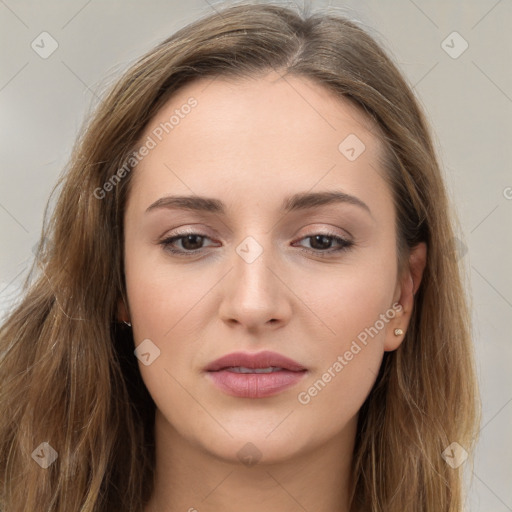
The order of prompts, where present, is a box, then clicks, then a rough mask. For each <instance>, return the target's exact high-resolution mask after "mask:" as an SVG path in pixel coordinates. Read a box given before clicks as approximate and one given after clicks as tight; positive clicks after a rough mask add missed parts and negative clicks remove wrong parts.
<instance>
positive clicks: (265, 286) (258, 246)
mask: <svg viewBox="0 0 512 512" xmlns="http://www.w3.org/2000/svg"><path fill="white" fill-rule="evenodd" d="M271 240H272V236H271V232H267V233H264V232H262V231H260V232H258V234H256V235H248V236H246V237H245V238H244V239H243V240H242V241H241V242H240V243H239V244H238V245H237V246H236V247H235V254H234V257H233V267H234V268H233V271H232V272H230V273H229V278H228V279H229V284H228V287H227V289H226V293H225V295H224V297H223V304H222V307H221V314H222V316H223V317H224V319H230V320H233V319H236V320H237V321H238V322H240V323H243V324H246V325H255V324H265V323H266V322H268V321H270V320H276V319H279V318H283V316H284V315H285V313H286V310H287V308H286V306H285V304H286V287H283V284H282V283H281V281H280V280H279V279H278V278H277V277H276V275H275V274H277V273H278V271H277V269H276V268H275V267H276V262H277V259H278V258H277V257H276V256H275V248H274V247H272V241H271Z"/></svg>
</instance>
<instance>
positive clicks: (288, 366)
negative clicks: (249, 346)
mask: <svg viewBox="0 0 512 512" xmlns="http://www.w3.org/2000/svg"><path fill="white" fill-rule="evenodd" d="M238 366H243V367H245V368H250V369H256V368H268V367H269V366H274V367H277V368H282V370H279V371H275V372H272V373H235V372H233V371H230V370H229V368H230V367H238ZM205 372H206V374H207V376H208V377H209V378H210V380H211V382H212V383H213V384H214V385H215V386H216V387H218V388H219V389H220V390H222V391H224V392H225V393H227V394H228V395H231V396H237V397H241V398H265V397H268V396H273V395H276V394H278V393H280V392H281V391H284V390H285V389H288V388H289V387H291V386H294V385H295V384H297V383H298V382H299V381H300V380H302V379H303V378H304V376H305V375H306V373H308V372H307V368H305V367H304V366H302V365H301V364H300V363H298V362H297V361H294V360H293V359H290V358H288V357H286V356H283V355H282V354H278V353H277V352H271V351H268V350H265V351H263V352H258V353H254V354H251V353H248V352H233V353H231V354H227V355H225V356H223V357H221V358H219V359H216V360H215V361H213V362H212V363H210V364H209V365H208V366H207V367H206V368H205Z"/></svg>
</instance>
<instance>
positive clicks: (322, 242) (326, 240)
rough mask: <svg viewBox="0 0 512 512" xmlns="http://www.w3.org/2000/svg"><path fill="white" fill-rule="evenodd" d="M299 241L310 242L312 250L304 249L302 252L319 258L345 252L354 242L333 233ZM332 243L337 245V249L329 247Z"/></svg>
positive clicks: (310, 236)
mask: <svg viewBox="0 0 512 512" xmlns="http://www.w3.org/2000/svg"><path fill="white" fill-rule="evenodd" d="M300 240H310V242H309V243H310V246H311V247H312V249H308V248H304V250H305V251H307V252H311V253H313V254H315V255H317V256H321V257H328V256H330V255H332V254H333V253H338V252H341V251H346V250H348V249H349V248H350V247H352V246H353V245H354V242H352V241H351V240H346V239H345V238H342V237H340V236H338V235H336V234H334V233H316V234H314V235H309V236H306V237H304V238H301V239H300ZM333 242H336V243H337V244H338V247H337V248H334V249H333V248H332V247H331V245H332V243H333Z"/></svg>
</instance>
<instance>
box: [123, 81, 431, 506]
mask: <svg viewBox="0 0 512 512" xmlns="http://www.w3.org/2000/svg"><path fill="white" fill-rule="evenodd" d="M190 96H193V97H194V98H196V99H197V101H198V104H197V106H196V107H195V108H194V109H192V110H191V112H190V114H188V115H187V116H185V117H184V118H183V119H180V123H179V125H177V126H175V127H174V129H173V131H172V132H170V133H169V134H168V135H166V136H165V137H163V139H162V141H161V142H159V143H158V145H157V146H156V147H155V148H154V149H152V150H151V151H150V152H149V154H148V155H147V156H146V157H145V158H144V159H143V160H142V161H141V162H140V163H139V164H138V165H137V167H136V169H135V170H134V171H133V173H134V174H133V176H132V180H133V181H132V183H131V187H132V188H131V191H130V195H129V198H128V203H127V207H126V211H125V244H126V245H125V272H126V284H127V295H128V304H127V305H124V304H123V303H120V304H119V316H120V318H121V319H123V320H126V321H130V322H131V323H132V326H133V334H134V339H135V344H136V346H138V345H139V344H140V343H141V342H142V341H143V340H145V339H150V340H151V341H152V343H154V345H156V346H157V347H158V348H159V350H160V355H159V357H157V358H156V359H154V361H153V362H152V363H151V364H150V365H148V366H146V365H144V364H142V363H141V362H140V361H139V367H140V371H141V374H142V377H143V379H144V382H145V384H146V386H147V388H148V390H149V392H150V393H151V395H152V397H153V399H154V401H155V403H156V406H157V412H156V418H155V423H156V426H155V438H156V448H157V462H156V476H155V488H154V492H153V495H152V498H151V501H150V503H149V504H148V507H147V508H146V512H151V511H161V512H178V511H187V510H188V511H190V512H192V511H194V510H197V511H199V512H218V511H219V510H222V511H226V512H229V511H235V510H244V511H245V512H253V511H261V510H280V511H282V512H287V511H290V512H291V511H294V512H295V511H297V510H302V509H305V510H315V511H317V512H333V511H340V512H347V511H348V489H349V485H350V482H351V476H350V463H351V459H352V452H353V448H354V438H355V434H356V424H357V417H358V412H359V409H360V407H361V405H362V404H363V402H364V400H365V399H366V397H367V396H368V394H369V392H370V390H371V388H372V385H373V384H374V382H375V379H376V375H377V373H378V369H379V366H380V364H381V361H382V357H383V354H384V352H385V351H391V350H395V349H397V348H398V347H399V345H400V343H401V342H402V340H403V335H401V336H396V335H395V334H394V329H395V328H401V329H402V330H403V331H404V333H405V332H406V329H407V325H408V323H409V320H410V314H411V310H412V306H413V293H414V292H415V291H416V290H417V288H418V286H419V284H420V281H421V276H422V272H423V269H424V265H425V259H426V247H425V245H424V244H420V245H418V246H417V247H416V248H414V249H413V250H412V251H411V253H410V258H409V267H408V268H406V269H405V272H404V273H403V275H398V274H397V254H396V233H395V222H394V216H395V212H394V206H393V201H392V195H391V191H390V190H389V188H388V186H387V184H386V182H385V181H384V179H383V177H382V172H383V171H382V170H381V169H380V168H379V156H380V155H381V154H382V149H383V148H382V146H381V143H380V140H379V137H378V132H377V128H376V126H374V125H373V124H372V122H371V121H370V120H369V119H368V118H367V117H366V116H365V115H364V114H362V113H361V111H360V110H359V109H357V108H356V107H354V106H353V105H352V104H350V103H348V102H346V101H340V99H338V98H336V97H335V96H334V95H332V93H330V92H328V91H326V90H325V89H324V88H323V87H321V86H320V85H318V84H316V83H314V82H311V81H309V80H308V79H306V78H303V77H293V76H287V77H286V79H282V78H281V77H280V75H278V74H277V73H275V72H272V73H269V74H267V75H264V76H261V77H258V78H252V79H244V80H236V81H234V80H231V81H229V80H227V79H221V78H216V79H215V80H213V81H212V80H211V79H201V80H199V81H196V82H193V83H191V84H189V85H187V86H186V87H185V88H183V89H181V90H180V91H179V92H178V93H177V94H176V95H175V96H173V97H172V99H171V100H170V101H169V102H168V103H167V104H166V105H165V106H164V107H163V108H162V109H161V110H160V111H159V112H158V114H157V115H156V117H155V118H154V119H153V120H152V121H151V123H150V124H149V125H148V127H147V130H146V132H145V134H144V135H143V137H141V141H143V140H145V139H146V137H147V136H148V135H150V134H151V131H152V130H153V129H154V128H155V127H157V126H158V125H159V124H160V123H161V122H165V121H166V120H168V119H169V118H170V116H171V115H172V114H173V112H174V110H175V109H177V108H180V107H181V106H182V105H183V104H185V103H186V102H187V99H188V98H189V97H190ZM349 134H356V135H357V137H358V138H359V139H360V140H361V141H363V143H364V144H365V147H366V149H365V151H364V152H363V153H362V154H361V155H360V156H359V157H358V158H356V159H355V160H354V161H350V160H348V159H347V158H346V157H345V156H344V154H342V153H341V152H340V150H339V149H338V146H339V144H340V142H341V141H343V140H344V139H345V137H347V135H349ZM334 189H336V190H342V191H344V192H346V193H348V194H351V195H353V196H356V197H357V198H359V199H360V200H361V201H364V203H366V205H367V206H368V207H369V208H370V210H371V214H370V213H368V212H366V211H365V210H364V209H363V208H360V207H358V206H355V205H351V204H348V203H344V204H331V205H325V206H320V207H315V208H312V209H309V210H304V211H295V212H290V213H287V214H283V213H281V212H280V210H279V208H280V206H281V203H282V201H283V199H284V198H285V197H286V196H288V195H290V194H293V193H296V192H310V191H313V192H318V191H325V190H334ZM170 194H180V195H182V194H183V195H189V194H195V195H200V196H208V197H213V198H217V199H220V200H222V201H223V202H225V203H226V205H227V211H226V214H225V215H220V214H212V213H198V212H192V211H186V210H182V209H181V210H180V209H169V208H160V209H154V210H152V211H150V212H147V213H146V209H147V208H148V207H149V206H150V205H151V204H152V203H154V202H155V201H156V200H157V199H159V198H161V197H163V196H166V195H170ZM183 229H189V230H191V231H193V232H197V233H199V234H201V235H204V236H206V237H207V238H205V239H204V240H203V242H202V245H201V241H200V240H199V242H198V241H195V242H193V244H189V245H186V240H183V239H181V240H178V241H176V242H174V244H173V247H174V248H176V249H178V250H180V249H181V250H182V251H183V252H186V250H187V248H188V250H189V252H190V251H191V249H190V248H192V250H193V249H194V248H198V249H197V250H198V253H197V255H195V256H193V257H189V258H187V257H180V256H177V255H173V254H171V253H170V252H168V251H166V249H165V247H164V246H162V245H161V244H159V242H160V241H161V240H163V239H165V238H168V237H170V236H173V235H175V234H176V233H178V230H181V231H182V230H183ZM331 231H332V232H333V233H335V234H336V235H337V236H341V237H343V238H348V239H350V240H351V241H353V242H354V245H353V246H351V247H350V248H348V250H346V251H341V252H337V253H335V252H332V253H331V254H330V256H328V257H325V258H323V257H321V255H318V254H322V251H324V253H325V252H326V251H329V250H332V248H337V247H339V245H338V244H337V242H336V241H335V240H333V239H329V240H332V243H331V245H330V246H329V245H327V248H324V249H322V246H321V243H317V244H316V245H315V243H314V240H312V239H311V238H307V237H308V236H309V237H311V236H314V235H317V234H322V233H329V232H331ZM247 236H251V237H253V238H254V239H255V240H256V241H257V242H258V243H259V244H260V245H261V247H262V249H263V252H262V254H261V255H260V256H259V257H258V258H256V259H255V260H254V261H252V262H251V263H248V262H247V261H245V260H244V259H243V258H242V257H240V256H239V254H238V253H237V252H236V248H237V247H238V246H239V244H240V243H241V242H242V241H243V240H244V239H245V238H246V237H247ZM329 240H327V242H329ZM194 244H195V245H194ZM307 249H309V250H310V251H315V250H316V254H314V253H313V252H306V251H307ZM305 250H306V251H305ZM394 303H400V304H401V306H402V308H401V311H400V312H398V313H396V314H395V315H394V318H392V319H391V320H389V321H388V322H387V323H385V325H384V328H382V329H380V330H379V332H378V334H377V335H375V336H374V337H373V338H369V341H368V343H367V345H366V346H364V347H363V348H362V350H360V351H359V352H358V353H357V355H355V356H354V357H353V359H352V360H350V361H347V364H346V366H344V367H343V370H342V371H340V372H338V373H335V376H334V377H332V379H331V380H330V382H329V383H327V384H326V385H325V387H324V388H323V389H322V390H321V391H320V392H318V393H317V394H316V396H314V397H312V398H311V400H310V401H309V403H307V404H305V405H304V404H302V403H300V402H299V400H298V398H297V397H298V393H299V392H301V391H305V390H306V391H307V390H308V388H310V387H311V386H312V385H313V383H315V382H316V381H318V379H320V378H322V375H323V374H325V372H326V371H327V370H328V368H330V367H331V368H332V366H333V363H334V362H335V361H336V360H337V358H338V356H339V355H343V354H345V352H346V351H347V350H349V349H350V346H351V343H352V342H353V341H354V340H356V339H357V336H358V334H359V333H361V332H362V331H364V329H365V328H369V327H370V326H373V325H374V324H375V322H376V320H378V319H379V315H381V314H384V313H386V311H389V310H390V309H391V310H392V309H393V308H392V305H393V304H394ZM360 345H361V344H360ZM238 350H242V351H247V352H259V351H261V350H273V351H276V352H279V353H281V354H284V355H286V356H288V357H290V358H292V359H295V360H296V361H298V362H299V363H301V364H303V365H304V366H306V367H307V368H308V374H307V375H306V377H305V378H304V380H303V381H302V382H300V383H299V384H298V385H296V386H293V387H292V388H289V389H287V390H285V391H283V392H281V393H279V394H278V395H275V396H272V397H267V398H258V399H249V398H239V397H233V396H230V395H227V394H225V393H224V392H222V391H221V390H219V389H218V388H217V387H215V386H213V385H212V384H211V382H210V381H209V379H207V378H206V375H205V373H204V372H203V369H204V367H205V366H206V365H207V364H209V363H210V362H212V361H213V360H215V359H217V358H218V357H220V356H223V355H225V354H228V353H230V352H234V351H238ZM331 375H332V371H331ZM248 442H250V443H252V444H253V445H254V446H255V447H256V448H257V450H258V452H259V453H258V456H257V457H259V460H257V463H256V464H254V465H252V466H248V465H246V464H244V463H242V462H241V460H240V459H239V456H238V455H237V454H238V452H239V451H240V450H241V449H242V453H245V452H247V453H248V451H250V449H249V448H248V447H247V443H248ZM244 450H245V451H244ZM257 457H256V458H257ZM302 507H303V508H302Z"/></svg>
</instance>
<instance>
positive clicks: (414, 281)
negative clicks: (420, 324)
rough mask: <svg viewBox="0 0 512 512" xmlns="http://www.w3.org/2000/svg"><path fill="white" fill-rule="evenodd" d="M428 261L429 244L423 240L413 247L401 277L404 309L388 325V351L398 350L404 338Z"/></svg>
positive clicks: (386, 341)
mask: <svg viewBox="0 0 512 512" xmlns="http://www.w3.org/2000/svg"><path fill="white" fill-rule="evenodd" d="M426 263H427V245H426V244H425V242H421V243H419V244H418V245H416V246H415V247H413V248H412V249H411V253H410V255H409V265H408V268H407V269H406V270H405V271H404V273H403V275H402V277H401V281H400V284H399V290H398V292H399V293H400V298H399V300H398V302H399V303H400V304H401V306H402V309H401V310H400V312H399V314H397V315H396V316H395V318H394V319H393V321H392V322H390V325H389V326H388V331H387V333H386V338H385V340H384V350H385V351H386V352H390V351H393V350H396V349H397V348H398V347H399V346H400V345H401V343H402V341H403V340H404V337H405V334H406V332H407V327H408V326H409V322H410V320H411V315H412V311H413V307H414V295H416V293H417V291H418V288H419V287H420V284H421V280H422V277H423V271H424V270H425V266H426Z"/></svg>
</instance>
